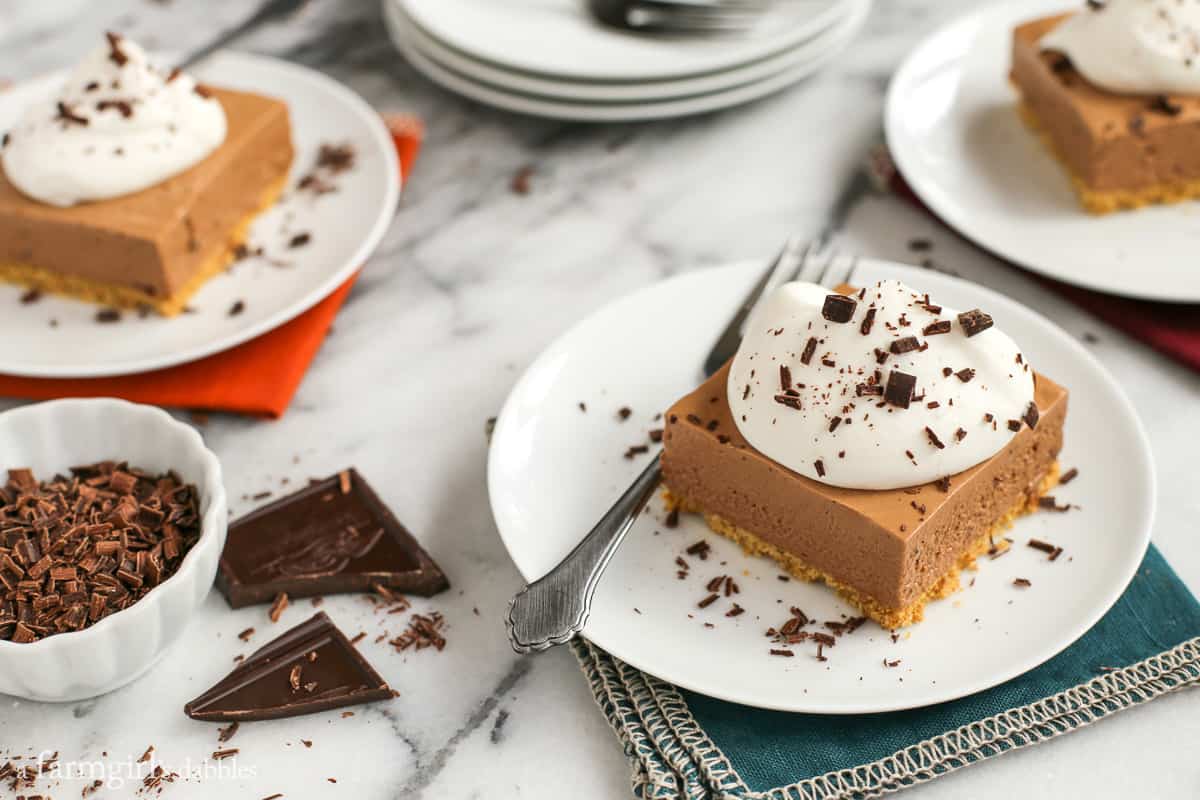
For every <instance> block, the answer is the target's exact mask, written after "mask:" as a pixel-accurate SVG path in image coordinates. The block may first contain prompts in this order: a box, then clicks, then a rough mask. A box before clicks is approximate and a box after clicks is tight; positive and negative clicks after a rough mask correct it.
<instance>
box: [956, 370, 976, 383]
mask: <svg viewBox="0 0 1200 800" xmlns="http://www.w3.org/2000/svg"><path fill="white" fill-rule="evenodd" d="M954 377H956V378H958V379H959V380H960V381H962V382H963V383H970V382H971V379H972V378H974V377H975V370H973V369H971V368H970V367H964V368H963V369H960V370H959V371H958V372H956V373H954Z"/></svg>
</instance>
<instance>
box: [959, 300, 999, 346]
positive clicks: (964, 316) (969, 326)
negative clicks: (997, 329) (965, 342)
mask: <svg viewBox="0 0 1200 800" xmlns="http://www.w3.org/2000/svg"><path fill="white" fill-rule="evenodd" d="M958 324H959V325H961V326H962V329H963V333H965V334H966V335H967V338H968V339H969V338H970V337H972V336H975V335H976V334H980V333H983V332H984V331H986V330H987V329H988V328H990V327H992V325H993V324H994V323H993V322H992V318H991V317H990V316H988V315H987V314H985V313H983V312H982V311H980V310H979V309H978V308H973V309H971V310H970V311H964V312H962V313H961V314H959V315H958Z"/></svg>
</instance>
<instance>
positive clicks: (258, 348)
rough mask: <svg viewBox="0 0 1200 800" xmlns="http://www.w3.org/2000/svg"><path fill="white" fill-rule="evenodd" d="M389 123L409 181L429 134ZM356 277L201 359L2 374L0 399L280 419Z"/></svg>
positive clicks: (395, 118) (397, 121)
mask: <svg viewBox="0 0 1200 800" xmlns="http://www.w3.org/2000/svg"><path fill="white" fill-rule="evenodd" d="M384 122H385V123H387V126H388V130H389V131H390V132H391V134H392V141H393V142H394V143H395V145H396V152H397V154H398V155H399V157H400V174H401V175H402V176H403V177H404V178H405V179H407V178H408V174H409V172H410V171H411V169H412V165H413V162H415V161H416V158H417V153H418V151H419V150H420V147H421V140H422V138H423V135H424V128H423V126H422V125H421V122H420V120H418V119H416V118H415V117H410V116H405V115H399V114H396V115H384ZM357 278H358V273H355V274H354V275H353V276H351V278H350V279H349V280H347V281H346V282H345V283H343V284H342V285H341V286H340V287H338V288H337V289H336V290H334V292H333V293H332V294H331V295H329V296H328V297H326V298H325V299H324V300H322V301H321V302H320V303H317V305H315V306H313V307H312V308H310V309H309V310H308V311H306V312H304V313H303V314H301V315H300V316H298V317H296V318H295V319H293V320H292V321H291V322H288V323H287V324H285V325H281V326H280V327H278V328H276V329H275V330H273V331H271V332H269V333H265V334H263V335H262V336H259V337H258V338H257V339H252V340H250V341H249V342H246V343H245V344H241V345H239V346H237V347H235V348H233V349H231V350H226V351H224V352H222V353H217V354H216V355H212V356H208V357H207V358H202V359H200V360H199V361H193V362H191V363H188V364H181V365H179V366H176V367H168V368H166V369H160V370H155V371H153V372H142V373H138V374H136V375H122V376H119V377H113V378H79V379H75V378H61V379H60V378H19V377H13V376H8V375H0V396H4V397H22V398H28V399H31V400H50V399H53V398H56V397H121V398H124V399H126V400H132V401H134V402H138V403H150V404H153V405H160V406H173V407H178V408H191V409H203V410H209V411H233V412H237V413H240V414H254V415H258V416H266V417H272V418H277V417H280V416H282V415H283V412H284V411H286V410H287V407H288V404H289V403H290V402H291V400H292V396H293V395H294V394H295V393H296V389H297V388H298V387H299V386H300V380H301V379H302V378H303V377H304V373H305V372H306V371H307V370H308V366H309V364H311V363H312V360H313V357H314V356H316V354H317V350H319V349H320V347H321V342H323V341H324V340H325V336H326V334H327V333H328V332H329V327H330V326H331V325H332V324H333V318H334V317H335V316H337V312H338V310H339V309H340V308H341V307H342V303H343V302H344V301H345V299H346V295H348V294H349V293H350V289H351V287H353V286H354V281H355V280H356V279H357Z"/></svg>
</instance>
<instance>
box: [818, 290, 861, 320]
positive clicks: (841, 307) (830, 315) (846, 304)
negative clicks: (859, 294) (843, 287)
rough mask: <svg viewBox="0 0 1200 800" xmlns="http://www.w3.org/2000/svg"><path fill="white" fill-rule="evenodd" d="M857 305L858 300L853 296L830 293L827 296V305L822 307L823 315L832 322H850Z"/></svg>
mask: <svg viewBox="0 0 1200 800" xmlns="http://www.w3.org/2000/svg"><path fill="white" fill-rule="evenodd" d="M857 307H858V301H856V300H855V299H854V298H853V297H847V296H846V295H844V294H830V295H826V296H825V305H823V306H822V307H821V316H822V317H824V318H825V319H827V320H829V321H830V322H839V323H842V322H849V321H850V319H851V318H852V317H853V316H854V309H855V308H857Z"/></svg>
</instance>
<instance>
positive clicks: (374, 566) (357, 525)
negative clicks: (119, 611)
mask: <svg viewBox="0 0 1200 800" xmlns="http://www.w3.org/2000/svg"><path fill="white" fill-rule="evenodd" d="M374 586H381V587H384V588H386V589H392V590H395V591H398V592H405V593H409V594H417V595H422V596H429V595H434V594H437V593H438V592H441V591H443V590H445V589H447V588H449V586H450V583H449V581H447V580H446V576H445V575H444V574H443V573H442V571H441V569H440V568H439V567H438V565H437V564H435V563H434V562H433V559H431V558H430V557H429V555H428V554H427V553H426V552H425V551H424V550H423V549H422V548H421V546H420V545H419V544H418V543H417V540H416V539H414V538H413V536H412V534H410V533H409V532H408V530H406V529H405V527H404V526H403V525H401V524H400V522H399V521H398V520H397V519H396V517H395V516H393V514H392V512H391V511H389V510H388V508H387V506H385V505H384V504H383V502H382V501H381V500H380V499H379V497H378V495H376V494H375V492H374V491H372V489H371V487H370V486H369V485H367V482H366V481H365V480H364V479H363V477H362V476H361V475H359V474H358V472H357V471H356V470H354V469H348V470H343V471H342V472H339V473H338V474H336V475H333V476H331V477H329V478H326V479H325V480H322V481H318V482H316V483H313V484H311V485H309V486H308V487H306V488H304V489H301V490H300V491H298V492H295V493H294V494H291V495H288V496H287V497H284V498H281V499H279V500H276V501H275V502H273V503H270V504H268V505H266V506H263V507H262V508H259V509H257V510H255V511H253V512H251V513H249V514H247V515H246V516H244V517H242V518H240V519H238V520H236V521H235V522H233V523H232V524H231V525H230V526H229V537H228V539H227V541H226V543H225V550H224V551H223V552H222V553H221V564H220V570H219V572H218V573H217V588H219V589H220V590H221V592H222V593H223V594H224V595H225V598H226V599H227V600H228V601H229V605H231V606H232V607H234V608H241V607H242V606H246V605H253V604H255V603H266V602H270V601H271V600H272V599H273V598H274V597H275V596H276V595H278V594H280V593H286V594H287V595H288V596H289V597H292V598H296V597H311V596H314V595H323V594H336V593H344V592H364V591H369V590H370V589H371V588H372V587H374Z"/></svg>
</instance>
